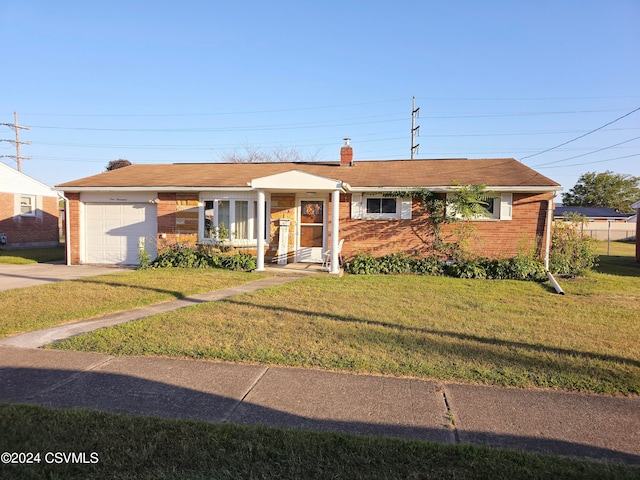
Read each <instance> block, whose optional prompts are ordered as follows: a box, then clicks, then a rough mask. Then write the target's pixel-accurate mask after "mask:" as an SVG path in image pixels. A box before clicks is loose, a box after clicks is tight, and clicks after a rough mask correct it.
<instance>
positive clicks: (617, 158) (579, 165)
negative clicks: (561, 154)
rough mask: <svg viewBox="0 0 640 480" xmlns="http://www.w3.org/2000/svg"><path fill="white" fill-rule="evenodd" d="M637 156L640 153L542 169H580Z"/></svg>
mask: <svg viewBox="0 0 640 480" xmlns="http://www.w3.org/2000/svg"><path fill="white" fill-rule="evenodd" d="M637 156H640V153H634V154H632V155H625V156H623V157H615V158H607V159H606V160H596V161H595V162H583V163H572V164H570V165H556V166H555V167H543V168H564V167H581V166H583V165H593V164H594V163H604V162H612V161H614V160H622V159H624V158H631V157H637Z"/></svg>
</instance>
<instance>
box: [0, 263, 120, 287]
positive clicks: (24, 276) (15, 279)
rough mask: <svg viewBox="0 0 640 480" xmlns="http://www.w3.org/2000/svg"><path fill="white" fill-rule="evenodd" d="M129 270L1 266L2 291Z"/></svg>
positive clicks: (53, 264) (99, 267)
mask: <svg viewBox="0 0 640 480" xmlns="http://www.w3.org/2000/svg"><path fill="white" fill-rule="evenodd" d="M127 270H131V268H130V267H120V266H110V265H63V264H58V263H30V264H28V265H8V264H0V291H3V290H10V289H12V288H23V287H32V286H34V285H42V284H44V283H51V282H60V281H62V280H73V279H76V278H82V277H92V276H95V275H105V274H108V273H118V272H125V271H127Z"/></svg>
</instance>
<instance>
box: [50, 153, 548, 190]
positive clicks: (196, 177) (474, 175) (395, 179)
mask: <svg viewBox="0 0 640 480" xmlns="http://www.w3.org/2000/svg"><path fill="white" fill-rule="evenodd" d="M289 170H300V171H303V172H307V173H311V174H314V175H319V176H322V177H327V178H332V179H336V180H340V181H343V182H346V183H348V184H349V185H351V186H352V187H399V188H400V187H406V188H415V187H437V186H445V187H446V186H455V185H458V184H461V185H479V184H486V185H488V186H495V187H559V184H558V183H556V182H554V181H553V180H551V179H549V178H547V177H545V176H544V175H541V174H540V173H538V172H536V171H535V170H532V169H531V168H529V167H527V166H526V165H524V164H522V163H520V162H518V161H517V160H515V159H513V158H492V159H478V160H470V159H466V158H464V159H444V160H377V161H375V160H373V161H371V160H370V161H365V160H361V161H357V162H355V163H354V166H352V167H349V166H340V164H339V162H328V163H327V162H306V163H305V162H300V163H298V162H296V163H176V164H134V165H131V166H128V167H124V168H119V169H117V170H112V171H109V172H104V173H100V174H98V175H93V176H90V177H85V178H81V179H78V180H73V181H70V182H65V183H62V184H60V185H57V186H56V187H57V188H59V189H61V190H67V191H73V190H74V189H76V188H79V189H83V188H110V187H111V188H123V187H131V188H134V189H135V188H138V187H152V188H167V187H176V188H177V189H179V188H181V187H182V188H193V187H202V188H207V189H210V188H215V187H247V184H248V183H249V182H250V181H251V180H253V179H256V178H261V177H266V176H268V175H274V174H277V173H282V172H286V171H289Z"/></svg>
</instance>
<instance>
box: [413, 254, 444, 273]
mask: <svg viewBox="0 0 640 480" xmlns="http://www.w3.org/2000/svg"><path fill="white" fill-rule="evenodd" d="M412 271H413V273H417V274H419V275H444V264H443V263H442V261H440V259H439V258H437V257H425V258H415V259H414V260H413V268H412Z"/></svg>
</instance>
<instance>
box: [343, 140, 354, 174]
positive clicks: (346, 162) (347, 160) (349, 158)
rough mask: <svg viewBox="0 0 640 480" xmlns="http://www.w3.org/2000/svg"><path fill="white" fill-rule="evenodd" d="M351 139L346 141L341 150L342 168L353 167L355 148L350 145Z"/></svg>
mask: <svg viewBox="0 0 640 480" xmlns="http://www.w3.org/2000/svg"><path fill="white" fill-rule="evenodd" d="M349 140H351V139H350V138H345V139H344V145H343V146H342V148H341V149H340V166H341V167H353V148H351V145H349Z"/></svg>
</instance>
